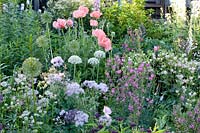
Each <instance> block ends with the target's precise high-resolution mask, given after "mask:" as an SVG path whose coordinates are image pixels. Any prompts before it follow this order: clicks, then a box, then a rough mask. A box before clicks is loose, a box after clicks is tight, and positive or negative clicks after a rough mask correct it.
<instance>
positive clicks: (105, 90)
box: [97, 83, 108, 93]
mask: <svg viewBox="0 0 200 133" xmlns="http://www.w3.org/2000/svg"><path fill="white" fill-rule="evenodd" d="M97 89H98V90H100V91H101V92H102V93H106V92H107V91H108V86H107V85H106V84H104V83H100V84H99V85H98V86H97Z"/></svg>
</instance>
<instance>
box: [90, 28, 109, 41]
mask: <svg viewBox="0 0 200 133" xmlns="http://www.w3.org/2000/svg"><path fill="white" fill-rule="evenodd" d="M92 35H93V36H95V37H97V38H98V39H99V38H102V37H106V34H105V32H104V31H103V30H101V29H96V30H92Z"/></svg>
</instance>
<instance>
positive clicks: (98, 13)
mask: <svg viewBox="0 0 200 133" xmlns="http://www.w3.org/2000/svg"><path fill="white" fill-rule="evenodd" d="M101 15H102V13H101V12H100V11H93V12H91V13H90V17H92V18H96V19H99V18H100V17H101Z"/></svg>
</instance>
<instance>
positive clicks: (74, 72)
mask: <svg viewBox="0 0 200 133" xmlns="http://www.w3.org/2000/svg"><path fill="white" fill-rule="evenodd" d="M75 76H76V64H74V76H73V80H74V81H75Z"/></svg>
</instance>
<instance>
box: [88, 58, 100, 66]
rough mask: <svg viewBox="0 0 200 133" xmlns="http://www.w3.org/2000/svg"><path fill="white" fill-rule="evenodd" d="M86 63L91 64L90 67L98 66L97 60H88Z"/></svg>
mask: <svg viewBox="0 0 200 133" xmlns="http://www.w3.org/2000/svg"><path fill="white" fill-rule="evenodd" d="M88 63H89V64H91V65H98V64H99V60H98V59H97V58H94V57H93V58H90V59H89V60H88Z"/></svg>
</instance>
